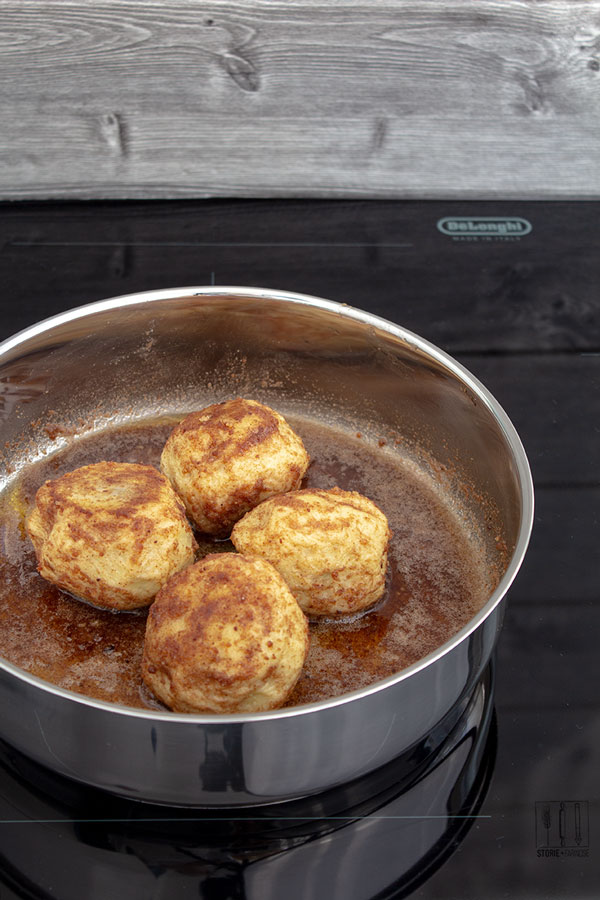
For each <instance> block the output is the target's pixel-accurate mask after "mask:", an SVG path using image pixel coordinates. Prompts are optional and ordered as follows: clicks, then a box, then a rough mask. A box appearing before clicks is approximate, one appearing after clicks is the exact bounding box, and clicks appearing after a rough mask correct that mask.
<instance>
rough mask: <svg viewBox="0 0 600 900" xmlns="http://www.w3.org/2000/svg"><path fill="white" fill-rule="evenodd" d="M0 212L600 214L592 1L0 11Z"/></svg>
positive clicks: (14, 1)
mask: <svg viewBox="0 0 600 900" xmlns="http://www.w3.org/2000/svg"><path fill="white" fill-rule="evenodd" d="M0 32H1V33H2V40H1V41H0V115H1V121H2V132H1V134H0V198H5V199H22V198H49V197H76V198H93V197H100V198H110V197H114V198H121V197H127V198H158V197H160V198H166V197H215V196H265V197H276V196H281V197H299V196H306V197H317V196H323V197H332V196H333V197H337V196H340V197H354V196H357V197H363V196H373V197H394V198H396V197H419V198H421V197H440V196H443V197H553V198H556V197H580V198H594V197H598V196H600V158H599V154H598V152H597V147H598V145H599V139H600V116H599V113H600V80H599V79H600V0H586V2H584V0H562V2H545V0H522V2H521V0H519V2H518V0H495V2H491V0H481V2H478V3H476V4H474V3H472V2H467V0H444V2H442V0H430V2H427V3H425V2H420V3H416V2H396V3H392V2H379V0H362V2H360V0H336V2H328V3H326V2H320V3H318V2H314V0H303V2H296V0H294V2H288V3H283V2H266V0H263V2H256V0H249V2H226V3H225V2H222V3H205V2H198V0H163V2H160V3H157V2H145V3H143V4H141V3H134V2H129V3H127V2H117V0H103V2H100V3H95V2H91V0H51V2H43V0H0Z"/></svg>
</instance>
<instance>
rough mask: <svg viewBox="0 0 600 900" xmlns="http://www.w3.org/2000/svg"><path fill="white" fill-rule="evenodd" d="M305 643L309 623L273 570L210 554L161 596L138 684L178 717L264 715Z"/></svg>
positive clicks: (290, 681)
mask: <svg viewBox="0 0 600 900" xmlns="http://www.w3.org/2000/svg"><path fill="white" fill-rule="evenodd" d="M308 643H309V637H308V621H307V619H306V617H305V615H304V613H303V612H302V610H301V609H300V607H299V606H298V604H297V603H296V601H295V599H294V597H293V595H292V594H291V592H290V590H289V588H288V587H287V585H286V584H285V582H284V580H283V578H281V576H280V575H279V574H278V573H277V572H276V571H275V569H274V568H273V566H272V565H271V564H270V563H268V562H266V561H265V560H262V559H248V558H246V557H244V556H241V555H238V554H236V553H212V554H209V555H208V556H205V557H204V558H203V559H202V560H200V561H199V562H197V563H195V564H194V565H193V566H190V568H188V569H186V570H185V571H184V572H180V573H179V574H178V575H174V576H173V577H172V578H170V579H169V581H168V582H167V584H166V585H165V586H164V587H163V588H162V589H161V590H160V591H159V593H158V595H157V597H156V600H155V601H154V603H153V605H152V607H151V608H150V613H149V615H148V622H147V625H146V638H145V642H144V655H143V663H142V676H143V679H144V681H145V683H146V685H147V686H148V687H149V688H150V690H151V691H152V692H153V693H154V694H155V695H156V696H157V697H158V698H159V700H162V702H163V703H164V704H165V705H166V706H168V707H170V709H172V710H175V711H177V712H200V713H238V712H239V713H248V712H258V711H261V710H269V709H274V708H276V707H278V706H280V705H281V704H282V703H283V702H284V701H285V699H286V697H287V696H288V694H289V693H290V691H291V690H292V688H293V687H294V685H295V683H296V681H297V679H298V676H299V674H300V671H301V670H302V666H303V664H304V660H305V658H306V654H307V652H308Z"/></svg>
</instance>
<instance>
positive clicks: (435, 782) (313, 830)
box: [0, 667, 496, 900]
mask: <svg viewBox="0 0 600 900" xmlns="http://www.w3.org/2000/svg"><path fill="white" fill-rule="evenodd" d="M495 745H496V733H495V726H494V714H493V677H492V673H491V667H490V668H489V669H488V671H487V672H486V674H485V676H484V678H483V680H482V681H481V682H480V684H479V685H478V686H477V688H476V690H475V691H474V693H473V696H472V698H471V700H470V702H469V704H468V706H467V708H466V710H465V712H464V714H463V716H462V718H461V719H460V721H459V723H458V724H457V725H456V727H455V729H454V731H453V732H452V733H451V735H450V737H449V738H448V740H447V741H446V742H445V744H444V745H443V746H442V747H441V748H439V749H438V750H437V751H436V753H435V754H434V755H433V757H432V758H430V759H429V760H428V762H427V766H426V768H425V770H424V771H420V772H417V773H416V774H413V776H412V778H411V777H409V776H407V774H406V772H403V774H402V775H401V776H400V777H399V775H398V767H397V765H396V763H395V762H392V763H390V764H388V765H387V766H385V767H383V768H382V769H380V770H378V771H376V772H374V773H372V774H371V775H369V776H367V777H365V778H362V779H358V780H357V781H355V782H353V783H351V784H349V785H345V786H344V787H340V788H336V789H333V790H331V791H328V792H327V793H325V794H321V795H318V796H316V797H312V798H307V799H305V800H298V801H294V802H291V803H284V804H278V805H276V806H270V807H257V808H245V809H241V810H236V811H233V812H232V811H227V810H181V809H174V808H165V807H156V806H151V805H149V804H144V803H136V802H133V801H127V800H120V799H118V798H113V797H109V796H108V795H106V794H104V793H103V792H101V791H98V790H96V789H93V788H88V787H85V786H80V785H77V784H75V783H74V782H70V781H68V780H66V779H63V778H62V777H60V776H57V775H55V774H54V773H51V772H49V771H48V770H45V769H43V768H41V767H40V766H38V765H37V764H36V763H33V762H31V761H30V760H28V759H26V758H25V757H23V756H22V755H21V754H19V753H17V752H16V751H14V750H12V749H11V748H9V747H6V746H5V747H3V748H2V754H1V758H0V759H1V766H2V785H3V787H2V791H1V794H0V831H1V833H2V858H1V860H0V883H2V884H3V885H5V887H6V888H9V889H11V890H14V891H15V892H16V896H35V897H41V896H43V897H46V896H48V897H49V896H52V897H55V898H59V900H71V898H73V900H75V898H78V900H79V898H81V897H82V896H85V897H86V900H105V898H106V897H107V896H111V895H112V893H113V892H114V894H115V895H116V894H117V893H118V894H119V895H120V896H126V897H127V898H128V900H137V898H140V900H142V898H143V900H147V898H149V897H156V898H161V900H163V898H169V900H170V898H173V900H175V898H179V897H185V896H202V897H210V898H237V897H240V898H248V900H255V898H256V900H271V898H273V900H275V898H280V897H282V896H286V898H289V900H292V898H298V900H300V898H306V897H311V898H315V900H319V898H321V897H322V898H328V900H329V898H332V900H338V898H339V900H342V898H343V900H346V898H348V897H352V898H353V900H363V898H364V900H368V898H371V897H374V896H377V897H384V896H390V895H391V894H390V892H392V893H393V896H405V895H407V893H410V892H411V891H412V890H413V889H414V887H415V886H416V885H417V884H419V883H420V882H422V881H423V880H425V879H426V878H427V877H428V876H429V874H430V873H431V872H432V871H435V869H437V868H438V867H439V866H440V865H441V863H442V862H443V861H444V859H445V858H446V857H447V856H448V855H449V854H451V853H452V852H453V851H454V850H455V849H456V848H457V846H458V845H459V844H460V842H461V840H462V838H463V836H464V835H465V833H466V832H467V830H468V829H469V828H470V827H471V825H472V824H473V822H474V821H477V819H478V818H479V816H480V815H481V814H480V812H479V810H480V807H481V803H482V800H483V797H484V796H485V793H486V790H487V787H488V784H489V780H490V777H491V773H492V769H493V761H494V755H495ZM32 859H35V866H32V865H31V861H32ZM84 885H85V890H84V891H83V892H82V887H83V886H84ZM399 891H400V893H398V892H399ZM0 895H1V896H4V894H3V893H2V892H0Z"/></svg>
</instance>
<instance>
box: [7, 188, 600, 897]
mask: <svg viewBox="0 0 600 900" xmlns="http://www.w3.org/2000/svg"><path fill="white" fill-rule="evenodd" d="M599 220H600V203H582V202H579V203H518V202H510V203H508V202H503V203H500V202H469V203H457V202H391V201H357V202H354V201H296V200H289V201H265V200H262V201H243V202H242V201H220V202H212V201H202V202H177V203H175V202H173V203H162V202H161V203H151V204H142V203H120V204H119V203H95V204H90V203H82V204H67V205H59V204H26V205H23V204H21V205H13V206H11V205H6V206H3V207H2V206H0V273H1V284H2V295H1V300H0V303H1V307H0V309H1V314H2V315H1V324H0V329H1V333H0V337H7V336H9V335H10V334H12V333H14V332H16V331H18V330H19V329H21V328H24V327H25V326H27V325H29V324H31V323H33V322H35V321H37V320H39V319H41V318H45V317H47V316H50V315H53V314H54V313H57V312H60V311H62V310H64V309H67V308H69V307H72V306H79V305H81V304H83V303H87V302H91V301H94V300H99V299H103V298H106V297H111V296H116V295H120V294H126V293H132V292H135V291H141V290H149V289H154V288H161V287H178V286H200V285H205V284H216V285H244V286H257V287H271V288H279V289H283V290H291V291H296V292H302V293H307V294H314V295H317V296H320V297H326V298H328V299H331V300H337V301H340V302H344V303H348V304H350V305H352V306H356V307H360V308H362V309H366V310H369V311H371V312H373V313H376V314H378V315H381V316H383V317H385V318H388V319H391V320H392V321H394V322H397V323H398V324H400V325H402V326H404V327H406V328H408V329H411V330H412V331H415V332H417V333H418V334H420V335H421V336H423V337H425V338H427V339H428V340H430V341H432V342H433V343H435V344H437V345H438V346H440V347H441V348H442V349H444V350H446V351H447V352H449V353H451V354H452V355H453V356H455V357H456V358H458V359H459V360H460V361H461V362H462V363H463V364H464V365H465V366H466V367H467V368H468V369H470V370H471V371H472V372H473V373H474V374H475V375H476V376H477V377H479V378H480V380H481V381H483V383H484V384H485V385H486V386H487V387H488V388H489V389H490V390H491V391H492V393H493V394H494V395H495V396H496V398H497V399H498V400H499V401H500V403H501V404H502V405H503V406H504V408H505V409H506V411H507V412H508V414H509V416H510V417H511V419H512V420H513V422H514V424H515V425H516V427H517V429H518V431H519V433H520V434H521V437H522V439H523V442H524V445H525V448H526V450H527V452H528V455H529V459H530V462H531V466H532V470H533V476H534V481H535V487H536V519H535V526H534V533H533V537H532V541H531V545H530V549H529V552H528V554H527V557H526V559H525V562H524V565H523V567H522V570H521V572H520V573H519V575H518V578H517V580H516V582H515V584H514V585H513V587H512V589H511V591H510V592H509V598H508V604H507V613H506V618H505V624H504V628H503V631H502V634H501V637H500V642H499V645H498V650H497V653H496V658H495V665H494V670H495V672H494V674H493V676H492V673H491V672H488V673H487V675H486V679H485V680H484V682H483V683H482V684H481V685H480V686H479V687H478V689H477V691H476V692H475V694H474V696H473V698H472V701H471V704H470V706H469V708H468V709H467V711H466V713H465V716H464V717H463V719H462V720H461V722H460V723H459V724H458V725H457V727H456V729H455V731H454V732H453V734H452V736H451V738H450V739H449V742H448V744H447V745H446V746H445V747H444V748H443V750H441V751H440V753H439V755H437V756H436V757H435V759H432V760H429V761H428V765H427V767H426V769H425V770H424V771H421V772H418V773H416V774H415V776H414V777H413V778H412V780H411V779H408V780H407V779H406V778H405V777H404V776H403V777H400V774H399V772H398V771H397V770H395V769H394V765H393V764H390V766H389V767H386V769H385V771H380V772H378V773H376V774H375V775H374V776H373V777H372V778H370V779H367V780H366V781H361V782H358V783H356V784H353V785H349V786H347V787H346V788H344V789H343V790H342V791H341V792H340V791H337V792H333V793H332V794H329V795H327V796H323V797H320V798H313V799H312V800H311V801H310V803H308V804H304V803H302V804H300V805H297V804H296V805H292V806H291V807H290V806H288V807H283V808H281V809H279V810H278V812H277V814H274V813H273V811H272V810H261V811H260V812H256V811H253V812H252V811H251V812H246V813H243V814H241V815H240V814H236V816H235V817H232V816H229V815H228V814H226V813H223V814H219V815H215V814H214V813H211V814H210V815H207V814H206V813H204V812H203V811H187V812H185V813H181V811H177V810H171V811H169V810H164V809H162V810H156V808H153V807H147V806H144V805H139V804H135V803H128V802H125V801H120V800H116V799H112V798H110V797H108V796H107V795H103V794H101V793H100V792H97V791H93V790H91V789H82V788H78V787H75V786H74V785H72V784H70V783H67V782H64V781H61V780H60V779H58V780H57V779H56V777H55V776H53V775H52V774H51V773H48V772H45V771H44V770H41V769H39V768H38V767H37V766H36V765H35V764H33V763H31V762H30V761H28V760H26V759H24V758H23V757H20V756H19V754H17V753H15V751H13V750H12V749H11V748H10V747H8V746H2V747H0V900H6V898H15V897H27V898H29V897H31V898H50V897H52V898H57V900H67V898H71V897H77V898H80V897H85V898H92V900H95V898H104V897H108V896H113V895H116V894H117V892H118V893H119V894H120V895H121V896H124V897H127V898H138V897H140V898H144V900H163V898H168V900H170V898H184V900H185V898H187V897H206V898H229V897H231V898H252V900H254V898H260V900H271V898H281V897H282V896H285V897H286V898H288V900H295V898H305V897H306V898H311V900H312V898H315V900H320V898H328V900H329V898H333V900H338V898H340V900H341V898H344V900H347V898H350V900H363V898H364V900H368V898H376V897H377V898H383V897H408V896H410V897H415V898H422V900H481V898H486V900H500V898H502V900H538V898H539V900H542V898H544V900H545V898H552V900H554V898H556V900H559V898H560V900H563V898H575V900H578V898H579V900H584V898H585V900H591V898H594V897H596V896H598V895H599V890H600V798H599V787H600V774H599V773H600V749H599V748H600V700H599V690H598V684H599V683H600V678H599V676H600V663H599V659H600V654H599V653H598V645H599V643H600V565H599V550H598V548H599V546H600V525H599V521H598V520H599V505H600V504H599V500H600V477H599V470H600V253H599V252H598V251H599V247H600V241H599V239H598V234H597V222H598V221H599ZM494 682H495V686H494V684H493V683H494ZM0 715H1V710H0Z"/></svg>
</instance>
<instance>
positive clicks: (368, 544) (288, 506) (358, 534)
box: [231, 488, 390, 616]
mask: <svg viewBox="0 0 600 900" xmlns="http://www.w3.org/2000/svg"><path fill="white" fill-rule="evenodd" d="M389 538H390V530H389V528H388V523H387V519H386V517H385V516H384V514H383V513H382V512H381V510H380V509H379V508H378V507H377V506H375V504H374V503H373V502H372V501H371V500H368V499H367V498H366V497H363V496H362V495H361V494H357V493H356V492H354V491H342V490H340V489H339V488H332V489H331V490H302V491H295V492H294V493H292V494H283V495H280V496H277V497H272V498H271V499H269V500H266V501H265V502H264V503H261V505H260V506H257V507H256V509H253V510H252V511H251V512H249V513H247V514H246V515H245V516H244V518H243V519H241V520H240V521H239V522H238V523H237V525H236V526H235V528H234V529H233V532H232V535H231V540H232V541H233V544H234V546H235V548H236V550H238V551H239V552H240V553H245V554H248V555H250V556H259V557H261V558H263V559H267V560H268V561H269V562H271V563H272V564H273V565H274V566H275V568H276V569H277V571H278V572H279V573H280V574H281V575H282V576H283V578H284V579H285V581H286V582H287V584H288V585H289V588H290V590H291V591H292V593H293V594H294V596H295V598H296V600H297V601H298V603H299V604H300V606H301V607H302V609H303V610H304V612H305V613H306V614H307V615H308V616H340V615H350V614H353V613H356V612H359V611H360V610H364V609H367V608H368V607H369V606H372V605H373V604H374V603H375V602H376V601H377V600H378V599H379V598H380V597H381V595H382V594H383V591H384V588H385V573H386V565H387V548H388V542H389Z"/></svg>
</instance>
